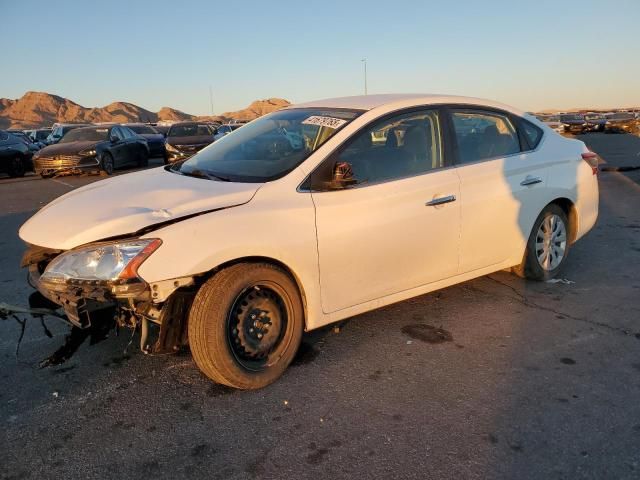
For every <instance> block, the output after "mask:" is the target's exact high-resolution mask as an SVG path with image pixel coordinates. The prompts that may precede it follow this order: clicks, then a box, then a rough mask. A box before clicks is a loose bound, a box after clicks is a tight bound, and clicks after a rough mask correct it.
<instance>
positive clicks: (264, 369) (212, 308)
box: [188, 263, 304, 390]
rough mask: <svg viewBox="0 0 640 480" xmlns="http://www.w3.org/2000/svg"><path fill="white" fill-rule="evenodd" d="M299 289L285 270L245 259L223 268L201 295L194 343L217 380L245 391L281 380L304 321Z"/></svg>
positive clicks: (200, 361)
mask: <svg viewBox="0 0 640 480" xmlns="http://www.w3.org/2000/svg"><path fill="white" fill-rule="evenodd" d="M303 316H304V310H303V307H302V300H301V298H300V293H299V292H298V287H297V285H296V283H295V281H293V279H292V278H291V277H290V276H289V275H288V274H287V272H285V271H284V270H282V269H281V268H279V267H277V266H275V265H272V264H268V263H239V264H236V265H232V266H230V267H228V268H225V269H224V270H221V271H220V272H218V273H217V274H216V275H215V276H213V277H212V278H210V279H209V280H208V281H207V282H206V283H205V284H204V285H202V287H200V290H199V291H198V293H197V294H196V297H195V299H194V301H193V305H192V307H191V311H190V313H189V325H188V333H189V345H190V347H191V353H192V354H193V359H194V361H195V362H196V365H198V367H199V368H200V370H202V372H203V373H204V374H205V375H207V376H208V377H209V378H211V379H212V380H213V381H215V382H218V383H222V384H224V385H228V386H230V387H234V388H239V389H243V390H248V389H257V388H262V387H265V386H267V385H269V384H270V383H272V382H274V381H275V380H277V379H278V378H279V377H280V376H281V375H282V374H283V373H284V371H285V370H286V368H287V367H288V366H289V364H290V363H291V361H292V360H293V358H294V356H295V354H296V352H297V350H298V347H299V346H300V341H301V339H302V330H303V323H304V318H303Z"/></svg>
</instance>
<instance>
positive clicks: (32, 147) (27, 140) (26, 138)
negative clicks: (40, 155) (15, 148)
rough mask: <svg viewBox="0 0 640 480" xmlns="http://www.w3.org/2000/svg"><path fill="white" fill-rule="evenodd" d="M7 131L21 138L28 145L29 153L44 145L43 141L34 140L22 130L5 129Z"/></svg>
mask: <svg viewBox="0 0 640 480" xmlns="http://www.w3.org/2000/svg"><path fill="white" fill-rule="evenodd" d="M7 132H9V133H10V134H11V135H13V136H14V137H18V138H19V139H20V140H22V141H23V142H24V143H25V144H26V145H27V147H29V151H30V152H31V153H35V152H37V151H38V150H40V149H41V148H42V147H44V144H43V143H40V142H34V141H33V140H32V139H31V137H30V136H29V135H27V134H26V133H24V132H23V131H22V130H7Z"/></svg>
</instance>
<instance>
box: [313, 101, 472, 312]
mask: <svg viewBox="0 0 640 480" xmlns="http://www.w3.org/2000/svg"><path fill="white" fill-rule="evenodd" d="M440 120H441V114H440V112H439V111H438V110H434V109H431V110H422V111H415V110H414V111H412V112H410V113H405V114H397V115H394V116H391V117H388V118H387V119H384V120H382V121H378V122H377V123H376V124H374V125H373V126H371V127H367V128H365V129H364V130H362V131H361V132H360V133H359V134H356V135H355V136H354V137H353V139H352V140H349V141H347V144H346V146H345V147H344V148H342V149H341V150H339V151H338V153H337V154H335V155H332V156H331V157H330V158H328V159H327V160H326V161H325V162H329V163H330V164H331V165H329V167H333V165H335V163H340V164H341V165H342V166H345V165H347V164H348V166H349V167H351V169H352V170H353V176H354V178H355V181H356V183H355V184H354V185H351V186H348V187H346V188H343V189H338V190H336V189H331V188H329V187H325V185H327V183H330V182H326V181H325V182H322V181H320V180H321V179H320V178H319V176H321V175H323V174H321V173H320V174H318V176H317V177H316V178H315V179H314V177H313V176H312V181H311V190H312V198H313V202H314V205H315V214H316V229H317V238H318V255H319V269H320V286H321V296H322V307H323V310H324V312H325V313H332V312H336V311H338V310H341V309H344V308H348V307H351V306H355V305H358V304H361V303H365V302H370V301H373V300H376V299H379V298H382V297H385V296H388V295H393V294H395V293H398V292H402V291H405V290H409V289H412V288H416V287H419V286H422V285H425V284H428V283H431V282H435V281H438V280H442V279H445V278H448V277H451V276H453V275H455V274H456V273H457V272H458V256H459V239H460V207H459V202H458V201H457V199H458V197H459V183H460V182H459V179H458V175H457V173H456V171H455V169H453V168H447V166H448V164H447V162H446V161H445V155H444V151H443V141H442V133H441V130H442V128H441V124H440ZM326 166H327V165H324V166H323V165H321V166H320V168H319V169H318V170H317V171H318V172H322V171H327V168H326ZM328 170H329V171H331V170H332V168H329V169H328ZM325 180H327V179H325Z"/></svg>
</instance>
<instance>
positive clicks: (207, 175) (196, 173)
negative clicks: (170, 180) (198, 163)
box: [178, 168, 231, 182]
mask: <svg viewBox="0 0 640 480" xmlns="http://www.w3.org/2000/svg"><path fill="white" fill-rule="evenodd" d="M178 172H180V173H181V174H182V175H186V176H188V177H196V178H205V179H207V180H218V181H219V182H230V181H231V179H230V178H227V177H221V176H219V175H214V174H212V173H208V172H205V171H204V170H200V169H197V168H196V169H194V170H189V171H188V172H184V171H182V170H178Z"/></svg>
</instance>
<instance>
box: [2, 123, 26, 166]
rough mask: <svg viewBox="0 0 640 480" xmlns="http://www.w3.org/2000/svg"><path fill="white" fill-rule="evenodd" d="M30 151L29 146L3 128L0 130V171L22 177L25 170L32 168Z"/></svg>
mask: <svg viewBox="0 0 640 480" xmlns="http://www.w3.org/2000/svg"><path fill="white" fill-rule="evenodd" d="M32 155H33V154H32V153H31V152H30V151H29V147H27V145H26V144H25V143H24V141H22V140H21V139H19V138H18V137H16V136H15V135H12V134H10V133H9V132H7V131H5V130H0V172H3V173H8V174H9V176H10V177H22V176H24V174H25V173H26V172H27V170H32V169H33V165H32V163H31V157H32Z"/></svg>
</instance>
